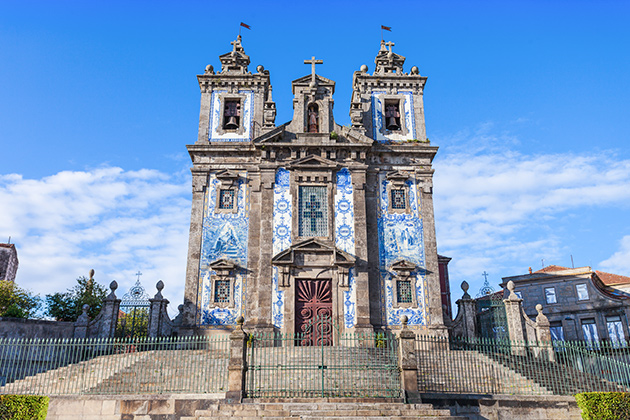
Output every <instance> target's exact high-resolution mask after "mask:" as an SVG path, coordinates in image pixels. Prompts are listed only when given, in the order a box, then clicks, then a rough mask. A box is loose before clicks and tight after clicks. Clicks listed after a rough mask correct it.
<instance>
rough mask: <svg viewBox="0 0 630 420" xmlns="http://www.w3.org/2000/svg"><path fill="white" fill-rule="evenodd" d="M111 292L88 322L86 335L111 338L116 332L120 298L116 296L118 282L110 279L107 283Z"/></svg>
mask: <svg viewBox="0 0 630 420" xmlns="http://www.w3.org/2000/svg"><path fill="white" fill-rule="evenodd" d="M109 288H110V289H111V293H110V294H109V296H107V297H106V298H105V300H104V301H103V306H102V307H101V312H99V314H98V315H97V317H96V318H94V321H92V322H91V323H90V324H88V333H87V334H88V336H91V337H98V338H111V337H113V336H114V333H115V332H116V323H117V322H118V310H119V309H120V299H118V298H117V297H116V293H115V291H116V289H118V283H116V281H115V280H114V281H112V282H111V283H110V285H109Z"/></svg>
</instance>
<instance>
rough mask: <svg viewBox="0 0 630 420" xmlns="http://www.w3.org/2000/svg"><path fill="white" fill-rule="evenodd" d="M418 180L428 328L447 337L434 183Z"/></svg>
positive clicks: (428, 179)
mask: <svg viewBox="0 0 630 420" xmlns="http://www.w3.org/2000/svg"><path fill="white" fill-rule="evenodd" d="M417 179H418V181H419V182H418V190H417V191H418V196H419V198H420V200H419V203H418V205H419V206H420V208H421V212H422V214H421V216H422V226H423V232H424V254H425V258H426V262H425V264H426V270H427V272H426V276H427V284H428V289H429V290H427V291H426V293H427V295H428V298H429V308H428V312H429V313H428V318H429V321H428V325H427V326H428V328H429V329H430V330H431V333H432V334H433V335H435V336H438V337H447V336H448V330H447V329H446V326H445V325H444V316H443V315H442V290H441V288H440V267H439V264H438V257H437V239H436V236H435V217H434V214H433V181H432V179H431V177H430V176H426V175H425V176H424V177H423V178H419V177H418V178H417Z"/></svg>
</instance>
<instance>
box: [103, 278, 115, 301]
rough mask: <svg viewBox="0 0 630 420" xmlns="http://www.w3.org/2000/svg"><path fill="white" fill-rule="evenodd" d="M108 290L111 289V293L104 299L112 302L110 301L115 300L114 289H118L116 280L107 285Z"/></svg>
mask: <svg viewBox="0 0 630 420" xmlns="http://www.w3.org/2000/svg"><path fill="white" fill-rule="evenodd" d="M109 288H110V289H111V291H112V292H111V293H110V294H109V295H108V296H107V298H106V299H109V300H112V299H116V293H115V292H116V289H118V283H117V282H116V280H112V282H111V283H110V284H109Z"/></svg>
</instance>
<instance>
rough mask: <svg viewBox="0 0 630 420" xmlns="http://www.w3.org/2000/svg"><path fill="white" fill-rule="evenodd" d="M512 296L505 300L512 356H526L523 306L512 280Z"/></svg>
mask: <svg viewBox="0 0 630 420" xmlns="http://www.w3.org/2000/svg"><path fill="white" fill-rule="evenodd" d="M507 288H508V290H509V291H510V294H509V296H508V298H507V299H503V303H504V304H505V317H506V320H507V325H508V333H509V337H510V341H511V342H512V343H511V348H512V354H514V355H519V356H524V355H525V353H526V348H525V331H524V329H523V318H522V309H521V307H522V304H523V299H520V298H519V297H518V296H516V293H514V282H513V281H512V280H510V281H509V282H508V284H507Z"/></svg>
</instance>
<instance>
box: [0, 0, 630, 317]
mask: <svg viewBox="0 0 630 420" xmlns="http://www.w3.org/2000/svg"><path fill="white" fill-rule="evenodd" d="M629 12H630V3H628V2H622V1H599V2H587V1H510V2H506V1H501V2H499V1H496V2H493V1H488V2H473V1H400V2H396V3H395V5H394V4H393V3H386V2H377V1H363V2H361V3H354V2H328V1H318V2H303V3H298V2H260V1H256V2H253V1H252V2H247V1H243V2H239V3H235V2H214V1H188V2H178V3H175V2H166V1H151V2H149V1H135V2H133V1H129V2H117V1H93V2H79V1H56V2H37V1H28V0H26V1H25V0H21V1H7V0H4V1H2V2H0V240H3V241H4V240H6V238H7V237H8V236H12V238H13V239H12V240H13V241H14V242H15V243H16V244H17V246H18V252H19V256H20V270H19V272H18V282H19V283H20V284H21V285H23V286H24V287H28V288H30V289H32V290H34V291H35V292H38V293H41V294H45V293H51V292H53V291H57V290H64V289H65V288H67V287H70V286H71V285H72V282H73V281H74V279H75V278H76V277H77V276H79V275H86V274H87V272H88V271H89V269H90V268H94V269H95V270H96V272H97V274H96V277H97V280H99V281H101V282H102V283H109V281H111V280H112V279H116V280H117V281H118V282H119V283H120V285H121V288H120V289H119V290H121V291H124V290H126V289H127V288H128V287H129V286H131V284H133V281H134V279H135V276H133V273H135V272H136V271H137V270H140V271H142V272H143V273H144V275H143V277H142V280H143V282H144V283H145V285H146V286H147V288H148V289H149V293H151V294H153V293H155V291H154V287H153V284H154V283H155V282H157V280H158V279H163V280H164V282H165V283H166V288H165V290H164V293H165V295H167V296H168V297H169V298H170V300H171V302H172V304H171V306H172V307H176V305H177V304H178V303H179V302H181V296H182V291H183V284H184V270H185V258H186V247H187V234H188V223H189V217H190V214H189V208H188V207H189V200H190V186H189V185H190V178H189V171H188V168H189V166H190V163H189V158H188V155H187V153H186V149H185V145H186V144H190V143H193V142H194V141H195V139H196V135H197V124H198V117H199V88H198V85H197V82H196V78H195V75H197V74H200V73H202V72H203V69H204V67H205V66H206V65H207V64H213V65H214V66H215V68H219V67H220V64H219V61H218V56H219V55H220V54H222V53H224V52H227V51H229V50H230V48H231V46H230V44H229V43H230V41H232V40H233V39H234V38H235V37H236V35H237V33H238V24H239V22H241V21H243V22H245V23H247V24H249V25H251V27H252V30H251V31H247V30H243V46H244V48H245V51H246V53H247V54H249V55H250V57H251V60H252V63H251V67H250V69H252V70H253V69H254V68H255V67H256V66H257V65H259V64H262V65H263V66H265V68H266V69H268V70H269V71H270V73H271V81H272V84H273V87H274V90H273V92H274V100H275V101H276V104H277V108H278V117H277V119H276V123H278V124H280V123H283V122H285V121H287V120H289V119H290V118H291V115H292V107H291V100H292V96H291V81H292V80H293V79H296V78H298V77H301V76H303V75H306V74H308V73H309V71H310V68H309V66H306V65H304V64H302V63H303V60H304V59H307V58H310V57H311V56H312V55H315V56H316V57H317V58H321V59H323V60H324V64H323V65H320V66H318V69H317V71H318V74H321V75H322V76H324V77H328V78H330V79H333V80H335V81H336V82H337V87H336V93H335V118H336V120H337V122H338V123H341V124H347V123H349V116H348V110H349V101H350V93H351V81H352V72H353V71H355V70H358V69H359V67H360V66H361V65H362V64H367V65H368V67H369V68H370V71H372V70H373V66H374V56H375V55H376V52H377V51H378V46H379V40H380V35H381V34H380V29H379V28H380V25H382V24H383V25H387V26H391V27H392V29H393V31H392V32H391V33H386V38H387V39H388V40H392V41H394V42H395V43H396V45H395V47H394V51H396V52H398V53H400V54H402V55H404V56H406V57H407V61H406V66H405V69H406V70H408V69H409V68H410V67H411V66H413V65H416V66H418V67H419V69H420V73H421V74H422V75H424V76H427V77H428V78H429V79H428V82H427V85H426V89H425V97H424V100H425V109H426V121H427V133H428V136H429V138H430V139H431V142H432V143H433V144H435V145H437V146H440V151H439V153H438V157H437V158H436V160H435V168H436V174H435V190H434V191H435V210H436V225H437V235H438V236H437V237H438V248H439V252H440V253H442V254H444V255H448V256H450V257H453V261H452V263H451V282H452V288H453V294H454V300H455V299H456V298H458V297H459V296H460V294H461V292H460V291H459V287H458V285H459V283H461V281H462V280H467V281H468V282H469V283H471V288H472V291H473V292H476V290H478V288H479V287H480V286H481V283H482V281H483V277H482V276H481V273H482V272H483V271H487V272H488V273H489V274H490V275H489V280H490V281H491V283H492V284H493V285H495V287H496V284H498V283H499V282H500V279H501V277H504V276H510V275H517V274H523V273H526V272H527V268H528V267H529V266H532V267H533V268H534V269H537V268H540V267H541V265H542V261H541V259H544V264H545V265H548V264H557V265H565V266H570V264H571V255H573V259H574V262H575V265H576V266H583V265H591V266H593V268H595V269H600V270H604V271H611V272H615V273H618V274H624V275H630V226H629V224H628V223H627V221H628V212H629V210H630V153H629V150H628V147H627V141H628V139H629V138H630V118H628V110H629V109H630V106H629V105H630V99H629V98H630V82H629V79H628V74H630V54H628V45H630V25H628V24H627V22H628V18H629V17H630V14H629ZM171 310H172V308H171Z"/></svg>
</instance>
